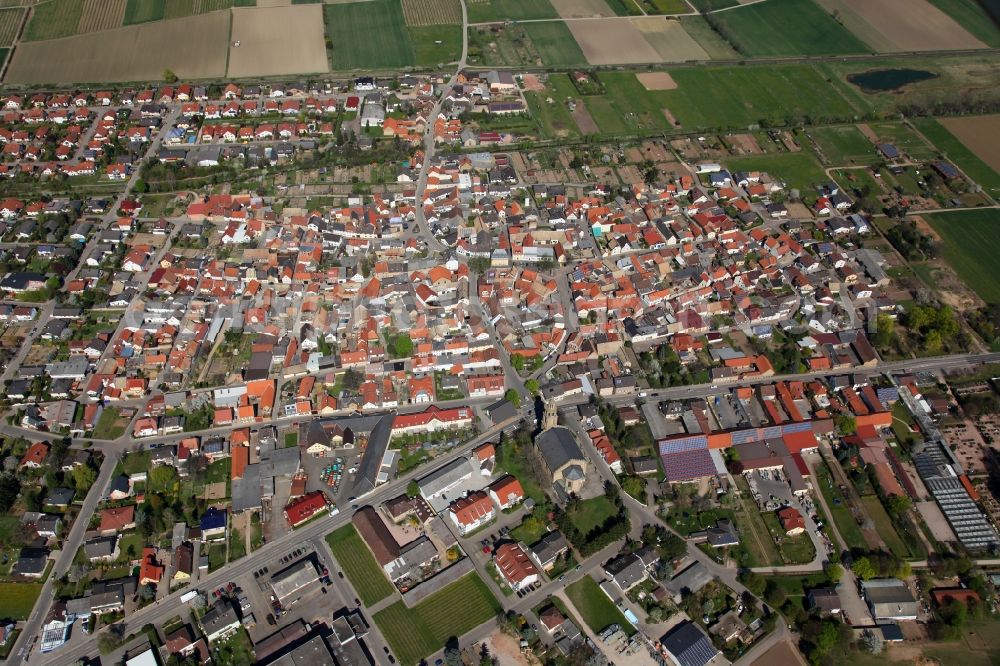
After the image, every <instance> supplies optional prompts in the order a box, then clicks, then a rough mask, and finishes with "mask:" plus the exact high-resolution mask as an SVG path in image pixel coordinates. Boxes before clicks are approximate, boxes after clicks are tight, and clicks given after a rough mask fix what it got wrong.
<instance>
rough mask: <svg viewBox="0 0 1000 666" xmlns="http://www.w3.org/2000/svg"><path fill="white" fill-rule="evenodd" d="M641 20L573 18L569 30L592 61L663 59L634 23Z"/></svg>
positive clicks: (632, 62)
mask: <svg viewBox="0 0 1000 666" xmlns="http://www.w3.org/2000/svg"><path fill="white" fill-rule="evenodd" d="M639 20H642V19H628V20H622V19H596V20H593V21H570V22H569V30H570V32H572V33H573V37H574V38H575V39H576V41H577V43H578V44H579V45H580V49H581V50H582V51H583V55H584V56H585V57H586V58H587V62H589V63H590V64H591V65H627V64H638V63H647V62H660V61H661V57H660V54H659V53H658V52H657V50H656V49H654V48H653V47H652V45H650V43H649V42H647V41H646V38H645V37H643V34H642V32H640V30H639V29H638V28H637V27H636V26H635V25H633V23H632V22H633V21H639ZM692 41H693V40H692Z"/></svg>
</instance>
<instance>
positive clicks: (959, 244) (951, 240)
mask: <svg viewBox="0 0 1000 666" xmlns="http://www.w3.org/2000/svg"><path fill="white" fill-rule="evenodd" d="M923 218H924V220H926V221H927V222H928V223H929V224H930V225H931V227H933V228H934V231H935V232H936V233H937V235H938V236H940V237H941V241H942V245H943V253H942V254H943V256H944V259H945V261H947V262H948V265H950V266H951V267H952V268H953V269H954V270H955V272H956V273H958V276H959V277H960V278H962V281H963V282H965V284H966V285H968V286H969V287H970V288H971V289H972V290H973V291H975V292H976V293H977V294H979V296H980V298H982V299H983V300H984V301H986V302H988V303H998V302H1000V273H997V270H996V258H997V256H998V255H1000V233H997V229H1000V210H997V209H994V208H991V209H985V210H968V211H954V212H945V213H934V214H933V215H924V216H923Z"/></svg>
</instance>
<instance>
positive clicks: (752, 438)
mask: <svg viewBox="0 0 1000 666" xmlns="http://www.w3.org/2000/svg"><path fill="white" fill-rule="evenodd" d="M759 439H760V438H759V437H757V430H756V429H750V430H737V431H735V432H733V433H732V442H733V444H747V443H748V442H756V441H758V440H759Z"/></svg>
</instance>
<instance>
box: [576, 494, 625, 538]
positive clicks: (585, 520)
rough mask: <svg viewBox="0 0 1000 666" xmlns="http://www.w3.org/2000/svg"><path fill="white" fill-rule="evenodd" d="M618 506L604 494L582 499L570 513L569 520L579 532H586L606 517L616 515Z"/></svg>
mask: <svg viewBox="0 0 1000 666" xmlns="http://www.w3.org/2000/svg"><path fill="white" fill-rule="evenodd" d="M617 513H618V508H617V507H616V506H615V505H614V503H613V502H612V501H611V500H609V499H608V498H607V497H605V496H604V495H600V496H598V497H594V498H592V499H588V500H582V501H581V502H580V504H579V506H578V507H577V508H576V509H575V510H574V511H573V512H572V514H571V515H570V520H572V521H573V524H574V525H576V529H578V530H580V534H587V533H589V532H590V530H592V529H594V528H595V527H600V526H601V525H603V524H604V521H606V520H607V519H608V518H611V517H612V516H614V515H616V514H617Z"/></svg>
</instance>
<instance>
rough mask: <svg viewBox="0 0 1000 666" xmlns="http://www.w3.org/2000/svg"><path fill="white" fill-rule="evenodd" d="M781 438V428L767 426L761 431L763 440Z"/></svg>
mask: <svg viewBox="0 0 1000 666" xmlns="http://www.w3.org/2000/svg"><path fill="white" fill-rule="evenodd" d="M778 437H781V426H767V427H766V428H761V429H760V438H761V439H777V438H778Z"/></svg>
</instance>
